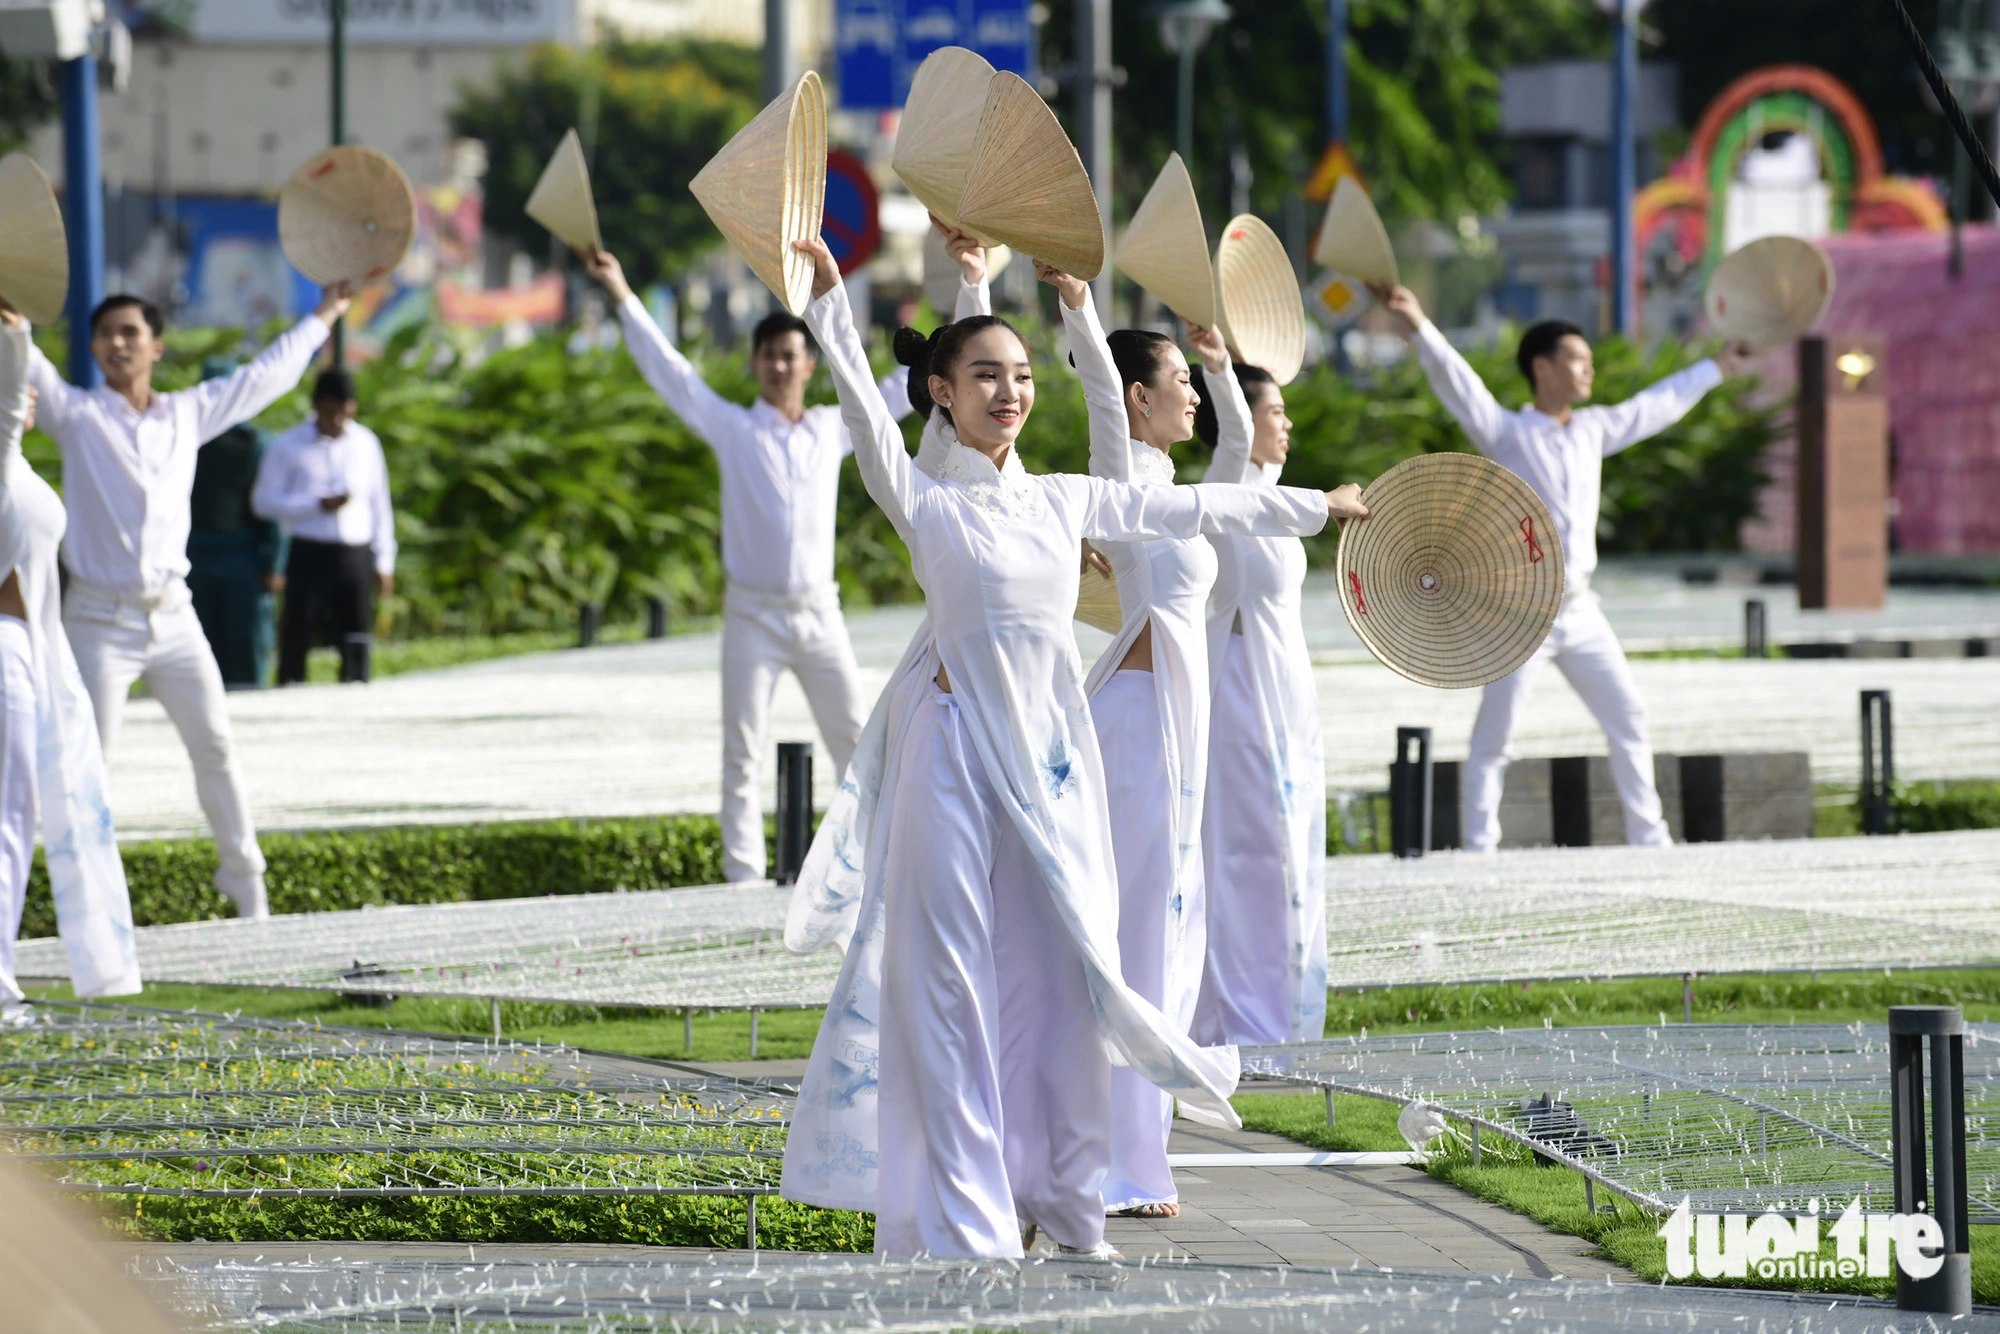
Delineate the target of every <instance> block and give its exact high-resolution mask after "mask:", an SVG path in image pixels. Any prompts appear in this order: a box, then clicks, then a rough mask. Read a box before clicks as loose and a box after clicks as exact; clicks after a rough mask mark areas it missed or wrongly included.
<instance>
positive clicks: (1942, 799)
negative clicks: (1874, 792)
mask: <svg viewBox="0 0 2000 1334" xmlns="http://www.w3.org/2000/svg"><path fill="white" fill-rule="evenodd" d="M1889 806H1890V819H1891V820H1892V822H1893V827H1894V828H1895V830H1896V831H1897V832H1898V833H1903V834H1936V833H1942V832H1944V831H1945V830H1949V829H2000V783H1979V782H1956V783H1903V784H1899V785H1898V786H1897V787H1896V789H1895V792H1894V794H1893V795H1892V796H1891V797H1890V799H1889ZM1855 809H1856V811H1857V812H1858V811H1859V810H1860V802H1859V800H1858V799H1857V801H1856V802H1855Z"/></svg>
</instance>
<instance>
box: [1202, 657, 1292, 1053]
mask: <svg viewBox="0 0 2000 1334" xmlns="http://www.w3.org/2000/svg"><path fill="white" fill-rule="evenodd" d="M1277 764H1278V761H1277V758H1276V757H1275V756H1273V755H1272V754H1271V751H1270V748H1269V746H1268V744H1267V743H1266V741H1265V732H1264V723H1263V720H1262V719H1261V718H1260V717H1259V715H1258V712H1257V686H1256V681H1255V678H1254V677H1253V676H1252V675H1251V672H1250V655H1249V654H1248V653H1247V652H1245V651H1244V647H1243V641H1242V640H1241V639H1237V638H1235V637H1233V636H1232V637H1231V639H1230V641H1229V649H1228V652H1227V653H1226V654H1225V655H1224V658H1223V662H1222V668H1221V672H1220V675H1219V676H1218V677H1217V678H1216V682H1215V703H1214V707H1213V708H1212V709H1211V710H1210V713H1209V719H1208V799H1207V804H1206V808H1205V810H1204V811H1203V815H1202V859H1203V865H1204V866H1205V867H1206V868H1207V871H1208V959H1207V964H1206V966H1205V968H1204V970H1203V972H1202V977H1201V1014H1202V1017H1201V1019H1200V1020H1199V1021H1198V1022H1197V1028H1198V1029H1199V1030H1201V1037H1202V1040H1203V1041H1207V1042H1218V1043H1220V1042H1236V1043H1245V1042H1289V1041H1291V1039H1292V1009H1293V1003H1294V997H1293V995H1292V981H1291V977H1292V968H1291V957H1290V956H1291V948H1290V946H1289V945H1288V944H1287V943H1286V936H1287V932H1286V930H1285V919H1286V917H1287V916H1288V915H1289V914H1290V913H1291V912H1292V911H1293V909H1292V907H1291V905H1290V903H1289V902H1287V900H1288V899H1289V897H1290V895H1289V892H1288V891H1287V890H1286V887H1285V884H1286V882H1285V840H1286V830H1285V822H1284V816H1283V814H1282V813H1281V812H1280V811H1279V809H1278V802H1277V797H1276V795H1275V793H1274V792H1273V784H1272V778H1271V775H1272V773H1273V772H1274V771H1275V770H1276V767H1277Z"/></svg>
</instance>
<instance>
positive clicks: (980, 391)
mask: <svg viewBox="0 0 2000 1334" xmlns="http://www.w3.org/2000/svg"><path fill="white" fill-rule="evenodd" d="M930 390H931V401H932V402H934V403H936V404H938V405H939V406H940V407H944V408H947V409H949V410H950V412H951V423H952V427H953V429H954V430H955V431H956V432H957V433H958V438H959V441H960V443H962V444H965V445H969V446H971V447H972V448H973V449H976V450H978V451H980V452H981V453H982V454H995V453H997V452H1000V451H1003V450H1006V449H1008V448H1010V447H1011V446H1012V445H1013V443H1014V441H1015V439H1016V438H1017V437H1018V436H1019V435H1020V434H1021V428H1022V427H1023V426H1025V425H1026V424H1027V421H1028V413H1029V412H1030V411H1031V410H1032V409H1033V408H1034V406H1035V370H1034V367H1033V366H1032V365H1031V364H1030V363H1029V360H1028V348H1027V345H1026V344H1024V343H1023V342H1022V341H1021V339H1020V336H1019V335H1018V334H1016V333H1014V331H1013V330H1011V329H1004V328H991V329H982V330H980V331H979V332H978V333H976V334H974V335H972V336H971V337H970V338H968V339H966V340H965V342H964V344H963V345H962V346H961V347H960V349H959V357H958V361H957V364H956V365H954V366H953V367H951V374H950V376H949V377H946V376H942V375H933V376H931V381H930Z"/></svg>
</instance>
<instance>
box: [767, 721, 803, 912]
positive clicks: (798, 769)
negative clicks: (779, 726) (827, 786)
mask: <svg viewBox="0 0 2000 1334" xmlns="http://www.w3.org/2000/svg"><path fill="white" fill-rule="evenodd" d="M812 791H813V750H812V745H811V744H810V743H809V742H805V741H780V742H779V743H778V865H777V868H776V872H775V874H774V875H773V876H772V878H773V879H774V880H776V881H777V882H778V883H779V884H781V885H789V884H791V883H792V882H793V881H795V880H797V879H798V878H799V868H800V867H802V866H804V865H805V864H806V849H807V848H808V847H810V846H811V845H812Z"/></svg>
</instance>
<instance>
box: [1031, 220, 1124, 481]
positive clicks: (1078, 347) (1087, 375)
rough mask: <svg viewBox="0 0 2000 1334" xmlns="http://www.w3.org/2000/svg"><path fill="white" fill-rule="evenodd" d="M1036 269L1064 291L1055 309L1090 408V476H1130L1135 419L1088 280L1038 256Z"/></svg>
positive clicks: (1085, 402)
mask: <svg viewBox="0 0 2000 1334" xmlns="http://www.w3.org/2000/svg"><path fill="white" fill-rule="evenodd" d="M1035 273H1036V275H1037V276H1038V277H1040V278H1041V280H1042V281H1043V282H1045V283H1048V284H1050V285H1051V286H1053V287H1054V288H1055V289H1056V291H1057V292H1059V293H1061V296H1062V299H1061V300H1060V301H1058V302H1057V303H1056V308H1057V309H1059V310H1060V311H1062V320H1063V332H1064V333H1065V334H1066V335H1067V336H1068V341H1069V355H1070V360H1071V361H1072V362H1073V363H1075V365H1076V375H1077V379H1079V380H1081V381H1082V382H1083V401H1084V405H1085V406H1086V407H1087V408H1088V409H1089V410H1090V475H1091V476H1092V477H1103V478H1106V479H1107V480H1110V481H1113V482H1124V481H1130V480H1131V476H1132V422H1131V419H1130V418H1128V417H1127V416H1126V415H1125V381H1124V380H1123V379H1122V378H1121V377H1120V376H1119V374H1118V364H1117V363H1116V362H1114V361H1113V360H1112V359H1111V344H1110V343H1109V342H1107V341H1106V340H1105V337H1104V326H1103V325H1102V324H1099V323H1098V320H1097V307H1096V305H1095V303H1093V302H1092V301H1091V299H1090V285H1089V284H1088V283H1085V282H1084V281H1083V280H1082V279H1080V278H1076V277H1073V276H1071V275H1070V274H1067V273H1064V272H1062V271H1061V270H1060V269H1057V268H1054V267H1052V266H1051V265H1048V264H1044V263H1043V262H1042V261H1041V260H1039V259H1038V260H1036V261H1035Z"/></svg>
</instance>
